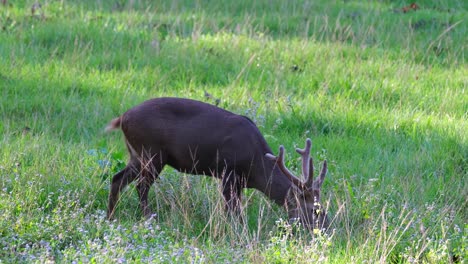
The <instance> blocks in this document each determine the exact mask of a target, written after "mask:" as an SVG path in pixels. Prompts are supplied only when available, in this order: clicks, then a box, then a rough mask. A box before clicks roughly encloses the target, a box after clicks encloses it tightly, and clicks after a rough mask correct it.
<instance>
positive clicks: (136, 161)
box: [106, 97, 329, 230]
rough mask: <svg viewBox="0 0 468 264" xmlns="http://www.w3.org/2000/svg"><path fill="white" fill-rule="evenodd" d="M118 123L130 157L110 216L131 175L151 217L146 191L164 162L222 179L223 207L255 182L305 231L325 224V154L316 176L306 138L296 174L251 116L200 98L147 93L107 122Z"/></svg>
mask: <svg viewBox="0 0 468 264" xmlns="http://www.w3.org/2000/svg"><path fill="white" fill-rule="evenodd" d="M116 129H121V130H122V131H123V134H124V137H125V144H126V147H127V149H128V152H129V154H130V158H129V161H128V163H127V165H126V167H125V168H124V169H122V170H121V171H119V172H118V173H117V174H115V175H114V176H113V178H112V181H111V183H110V192H109V204H108V208H107V218H108V219H113V216H114V211H115V207H116V204H117V202H118V199H119V193H120V192H121V191H122V190H123V189H124V188H125V187H126V186H127V185H128V184H130V183H131V182H133V181H135V180H136V189H137V193H138V196H139V203H140V204H139V206H140V209H141V211H142V213H143V215H144V217H147V218H149V217H151V216H152V211H151V209H150V208H149V205H148V194H149V190H150V187H151V186H152V185H153V183H154V182H155V180H156V179H157V178H158V176H159V174H160V173H161V171H162V169H163V168H164V167H165V166H166V165H168V166H170V167H172V168H174V169H176V170H177V171H179V172H183V173H186V174H193V175H206V176H212V177H215V178H218V179H220V180H221V184H222V185H221V193H222V196H223V198H224V203H225V209H226V211H229V212H239V210H240V206H241V194H242V190H243V189H244V188H254V189H256V190H258V191H260V192H262V193H264V194H265V195H266V196H267V197H268V198H270V199H271V200H272V201H274V202H275V203H276V204H278V205H280V206H284V207H285V209H286V211H287V213H288V217H289V220H294V221H299V222H300V223H301V225H302V226H304V227H306V228H308V229H310V230H311V229H320V230H326V229H327V228H328V227H329V219H328V216H327V212H326V210H325V209H324V207H323V206H322V205H321V201H320V198H321V197H320V196H321V187H322V184H323V182H324V179H325V176H326V174H327V170H328V169H327V161H326V160H324V161H323V165H322V169H321V171H320V174H319V176H318V177H317V179H315V180H314V165H313V159H312V158H311V157H310V151H311V146H312V143H311V140H310V139H309V138H308V139H307V140H306V144H305V148H304V149H299V148H297V149H296V151H297V153H299V154H300V156H301V158H302V178H303V179H301V178H299V177H297V176H295V175H294V174H293V173H292V172H291V171H290V170H289V169H288V168H287V167H286V165H285V161H284V154H285V149H284V146H283V145H281V146H280V147H279V154H278V155H277V156H275V155H274V154H273V152H272V150H271V148H270V147H269V145H268V143H267V142H266V140H265V138H264V137H263V135H262V134H261V132H260V130H259V129H258V127H257V126H256V125H255V123H254V122H253V121H252V120H251V119H249V118H248V117H245V116H242V115H238V114H235V113H232V112H229V111H227V110H224V109H222V108H219V107H217V106H214V105H211V104H208V103H204V102H201V101H196V100H192V99H184V98H173V97H162V98H154V99H149V100H147V101H145V102H143V103H141V104H140V105H137V106H135V107H133V108H131V109H129V110H128V111H127V112H125V113H124V114H123V115H121V116H119V117H117V118H114V119H112V120H111V121H110V123H109V124H108V126H107V127H106V131H111V130H116Z"/></svg>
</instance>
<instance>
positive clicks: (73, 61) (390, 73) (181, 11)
mask: <svg viewBox="0 0 468 264" xmlns="http://www.w3.org/2000/svg"><path fill="white" fill-rule="evenodd" d="M39 2H40V3H41V5H40V6H39V5H38V4H35V1H33V0H16V1H2V4H0V11H1V16H0V26H1V28H0V30H1V31H0V134H1V135H2V136H1V138H0V263H12V262H36V263H45V262H48V263H53V262H64V263H67V262H68V263H70V262H75V263H81V262H83V263H89V262H91V263H111V262H112V263H115V262H117V263H127V262H136V263H140V262H141V263H147V262H163V263H315V262H318V261H320V262H325V263H376V262H380V263H449V262H451V261H452V262H458V263H463V262H465V261H467V259H468V257H467V254H468V253H467V252H468V240H467V236H468V208H467V202H468V198H467V197H468V186H467V183H468V181H467V176H468V133H467V132H466V131H468V77H467V76H468V68H467V64H466V60H467V54H466V48H467V45H468V38H467V36H468V31H467V29H468V20H467V18H468V4H467V2H466V1H462V0H440V1H436V0H432V1H431V0H427V1H421V2H420V3H419V2H417V4H418V5H419V6H418V7H419V8H417V9H411V8H409V9H408V10H407V12H403V8H404V7H407V6H409V4H410V3H411V2H406V1H398V0H397V1H390V0H381V1H357V0H356V1H354V0H349V1H280V0H278V1H277V0H270V1H266V0H262V1H247V0H240V1H228V0H222V1H206V0H199V1H187V0H180V1H148V0H130V1H122V0H114V1H91V0H89V1H70V0H45V1H39ZM207 95H209V96H207ZM160 96H178V97H187V98H192V99H198V100H201V101H205V102H210V103H213V104H214V103H219V106H220V107H223V108H225V109H228V110H230V111H233V112H236V113H239V114H243V115H247V116H249V117H250V118H251V119H253V120H254V121H255V122H256V124H257V125H258V126H259V128H260V130H261V131H262V133H263V134H264V136H265V138H266V139H267V141H268V142H269V144H270V145H271V147H272V148H273V149H274V150H275V151H277V149H278V146H279V145H280V144H283V145H285V147H286V149H287V151H288V156H287V160H288V161H287V162H288V166H289V167H291V168H292V169H293V170H294V171H296V172H297V171H298V169H299V160H298V157H297V156H295V155H294V154H293V148H294V147H295V146H302V144H303V142H304V140H305V138H306V137H310V138H312V141H313V156H314V157H315V160H316V161H319V160H323V159H325V158H326V159H327V160H328V161H329V164H330V165H329V175H328V177H327V179H326V181H325V184H324V187H323V189H324V198H323V199H324V200H325V202H326V204H327V205H328V206H329V208H330V217H331V218H332V219H333V224H332V227H331V230H329V232H328V233H326V234H322V235H317V236H315V237H314V238H313V239H311V236H310V234H306V233H304V232H296V233H295V234H294V235H293V234H292V233H293V232H292V231H291V230H293V229H294V227H291V226H289V225H288V224H287V223H286V221H285V219H286V217H287V215H286V212H285V211H284V210H283V208H280V207H278V206H276V205H274V204H273V203H272V202H270V201H269V200H268V199H266V198H265V197H264V195H263V194H262V193H260V192H257V191H253V190H246V191H245V192H244V200H243V202H244V205H245V214H246V218H247V219H248V224H247V225H240V224H238V223H237V222H236V221H234V220H232V219H229V218H228V217H227V216H226V215H225V213H224V211H223V201H222V196H221V194H220V188H219V184H220V183H219V182H218V181H216V180H213V179H211V178H207V177H200V176H190V175H182V174H180V173H178V172H176V171H175V170H173V169H171V168H166V169H165V170H164V172H163V173H162V175H161V178H160V180H159V182H157V183H156V184H155V187H154V188H153V189H152V191H151V194H150V203H151V206H152V208H154V209H155V210H156V211H157V213H158V215H157V216H156V217H155V219H153V220H150V221H145V220H144V219H142V216H141V212H140V210H139V207H138V198H137V194H136V191H135V188H128V189H127V190H126V192H124V194H123V195H122V199H121V202H120V203H119V206H118V208H117V212H116V219H117V220H115V221H112V222H109V221H107V220H106V219H105V209H106V207H107V195H108V191H109V190H108V188H109V187H108V185H109V181H110V179H111V177H112V175H113V174H114V173H116V172H117V171H118V170H119V169H121V168H122V167H123V166H124V165H125V162H126V159H127V153H126V149H125V146H124V144H123V140H122V134H121V133H119V132H117V133H111V134H106V133H104V132H103V128H104V127H105V125H106V124H107V123H108V122H109V120H111V119H112V118H114V117H116V116H118V115H119V114H121V113H123V112H124V111H125V110H126V109H128V108H130V107H132V106H134V105H136V104H138V103H140V102H142V101H144V100H146V99H149V98H152V97H160Z"/></svg>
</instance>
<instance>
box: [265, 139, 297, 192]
mask: <svg viewBox="0 0 468 264" xmlns="http://www.w3.org/2000/svg"><path fill="white" fill-rule="evenodd" d="M265 157H267V158H269V159H270V160H273V161H275V162H276V164H277V165H278V168H279V169H280V170H281V172H283V173H284V174H285V175H286V176H287V177H288V178H289V179H290V180H291V181H292V182H293V183H294V184H295V185H296V186H301V185H303V184H304V183H303V182H302V181H301V180H300V179H299V178H297V177H296V176H294V174H293V173H292V172H291V171H289V170H288V168H286V165H284V147H283V145H281V146H280V147H279V154H278V156H277V157H276V156H275V155H273V154H271V153H267V154H265Z"/></svg>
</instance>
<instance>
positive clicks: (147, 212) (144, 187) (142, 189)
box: [136, 172, 158, 218]
mask: <svg viewBox="0 0 468 264" xmlns="http://www.w3.org/2000/svg"><path fill="white" fill-rule="evenodd" d="M157 177H158V173H156V172H155V173H148V172H146V173H144V174H143V175H141V178H140V179H138V182H137V185H136V189H137V191H138V198H139V200H140V208H141V211H142V213H143V216H144V217H145V218H150V217H151V215H152V212H151V209H150V208H149V206H148V194H149V190H150V188H151V185H153V183H154V181H155V180H156V178H157Z"/></svg>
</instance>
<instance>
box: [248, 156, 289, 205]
mask: <svg viewBox="0 0 468 264" xmlns="http://www.w3.org/2000/svg"><path fill="white" fill-rule="evenodd" d="M263 164H264V169H263V171H261V172H260V171H259V172H257V173H256V175H255V177H254V178H255V181H254V186H252V187H254V188H255V189H257V190H259V191H261V192H263V193H264V194H265V195H266V196H267V197H269V198H270V199H271V200H273V201H275V203H277V204H278V205H284V203H285V200H286V196H287V194H288V191H289V189H290V188H291V186H292V184H293V183H292V182H291V181H290V180H289V178H288V177H287V176H286V175H284V174H283V173H282V172H281V171H280V169H278V168H277V167H276V166H275V164H274V163H273V162H270V161H264V162H263Z"/></svg>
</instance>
